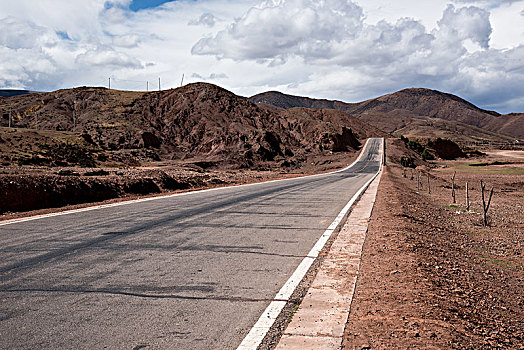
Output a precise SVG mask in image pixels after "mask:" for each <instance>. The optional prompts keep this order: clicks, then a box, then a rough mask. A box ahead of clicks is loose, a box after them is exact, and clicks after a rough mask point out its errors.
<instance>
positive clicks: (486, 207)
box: [480, 180, 493, 226]
mask: <svg viewBox="0 0 524 350" xmlns="http://www.w3.org/2000/svg"><path fill="white" fill-rule="evenodd" d="M485 188H486V184H485V183H483V182H482V180H480V190H481V191H482V214H483V216H482V218H483V219H484V220H483V221H484V226H488V210H489V205H490V204H491V197H493V187H491V192H490V194H489V199H488V204H487V205H486V200H485V197H484V189H485Z"/></svg>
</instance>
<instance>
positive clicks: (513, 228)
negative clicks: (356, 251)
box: [343, 148, 524, 349]
mask: <svg viewBox="0 0 524 350" xmlns="http://www.w3.org/2000/svg"><path fill="white" fill-rule="evenodd" d="M390 149H391V148H390ZM392 153H394V151H393V152H392ZM444 166H447V168H440V169H438V170H436V169H433V170H431V171H430V184H431V194H430V193H428V188H427V175H426V174H427V173H426V171H427V168H426V169H422V170H423V171H424V172H422V174H423V175H422V179H423V181H422V184H423V187H422V189H421V190H417V172H414V176H413V179H412V178H411V172H410V171H407V172H406V173H405V177H404V172H403V170H402V168H401V167H400V166H397V165H395V164H393V163H392V162H391V160H390V162H389V166H387V167H386V168H385V170H384V174H383V176H382V181H381V184H380V186H379V190H378V195H377V201H376V203H375V208H374V210H373V214H372V219H371V222H370V225H369V231H368V235H367V238H366V243H365V245H364V249H363V255H362V261H361V269H360V275H359V279H358V281H357V287H356V293H355V296H354V299H353V303H352V306H351V312H350V315H349V319H348V323H347V325H346V330H345V335H344V342H343V348H344V349H386V348H387V349H410V348H412V349H415V348H416V349H421V348H423V349H450V348H456V349H524V295H523V294H524V293H523V291H524V273H523V272H524V258H523V238H524V237H523V236H524V220H523V217H522V209H523V201H522V198H523V186H522V184H523V178H524V177H523V176H522V175H515V174H514V172H513V173H512V171H508V174H505V172H504V171H496V172H493V171H490V170H489V169H486V171H482V170H475V171H472V172H467V171H462V172H457V175H456V179H455V182H456V185H457V197H456V198H457V203H452V198H451V180H450V177H451V175H452V173H453V171H454V169H452V168H450V167H452V166H453V164H452V163H448V164H444ZM481 179H482V180H483V181H484V182H486V183H487V186H488V188H491V186H494V187H495V195H494V198H493V203H492V207H491V209H490V211H489V217H490V226H489V227H484V226H482V217H481V215H480V211H481V197H480V192H479V188H480V186H479V182H480V180H481ZM466 181H467V182H468V183H469V189H470V196H471V211H469V212H468V211H467V210H466V209H465V208H464V207H465V183H466Z"/></svg>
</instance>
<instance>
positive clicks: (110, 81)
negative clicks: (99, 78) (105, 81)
mask: <svg viewBox="0 0 524 350" xmlns="http://www.w3.org/2000/svg"><path fill="white" fill-rule="evenodd" d="M109 90H111V77H109Z"/></svg>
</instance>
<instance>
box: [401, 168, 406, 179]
mask: <svg viewBox="0 0 524 350" xmlns="http://www.w3.org/2000/svg"><path fill="white" fill-rule="evenodd" d="M402 177H406V168H404V167H402Z"/></svg>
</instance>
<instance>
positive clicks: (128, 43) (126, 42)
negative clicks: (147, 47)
mask: <svg viewBox="0 0 524 350" xmlns="http://www.w3.org/2000/svg"><path fill="white" fill-rule="evenodd" d="M112 42H113V45H114V46H119V47H126V48H132V47H137V46H138V44H140V36H138V35H137V34H125V35H116V36H114V37H113V40H112Z"/></svg>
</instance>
